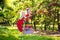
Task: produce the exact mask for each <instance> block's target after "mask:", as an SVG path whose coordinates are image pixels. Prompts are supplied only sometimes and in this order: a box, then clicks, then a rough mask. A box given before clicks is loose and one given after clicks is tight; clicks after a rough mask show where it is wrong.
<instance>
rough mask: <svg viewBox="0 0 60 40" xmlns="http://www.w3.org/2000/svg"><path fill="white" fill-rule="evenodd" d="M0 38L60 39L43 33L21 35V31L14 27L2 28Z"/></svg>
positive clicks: (9, 39)
mask: <svg viewBox="0 0 60 40" xmlns="http://www.w3.org/2000/svg"><path fill="white" fill-rule="evenodd" d="M0 40H60V37H53V36H41V35H25V34H23V36H21V35H19V31H18V30H17V29H15V28H12V27H10V28H9V27H8V28H7V27H6V28H0Z"/></svg>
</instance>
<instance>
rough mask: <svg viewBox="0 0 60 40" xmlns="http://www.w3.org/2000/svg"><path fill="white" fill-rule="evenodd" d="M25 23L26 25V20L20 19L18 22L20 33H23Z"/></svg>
mask: <svg viewBox="0 0 60 40" xmlns="http://www.w3.org/2000/svg"><path fill="white" fill-rule="evenodd" d="M23 23H24V18H22V19H18V21H17V27H18V29H19V31H20V32H22V31H23V29H22V25H23Z"/></svg>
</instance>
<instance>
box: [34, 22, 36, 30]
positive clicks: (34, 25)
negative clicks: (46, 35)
mask: <svg viewBox="0 0 60 40" xmlns="http://www.w3.org/2000/svg"><path fill="white" fill-rule="evenodd" d="M34 30H35V31H36V23H35V22H34Z"/></svg>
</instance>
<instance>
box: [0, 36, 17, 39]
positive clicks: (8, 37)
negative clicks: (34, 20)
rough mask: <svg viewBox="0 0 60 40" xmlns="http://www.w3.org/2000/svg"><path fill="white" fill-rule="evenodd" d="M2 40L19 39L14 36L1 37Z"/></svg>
mask: <svg viewBox="0 0 60 40" xmlns="http://www.w3.org/2000/svg"><path fill="white" fill-rule="evenodd" d="M0 40H18V38H16V37H15V36H13V35H8V36H6V35H0Z"/></svg>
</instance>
